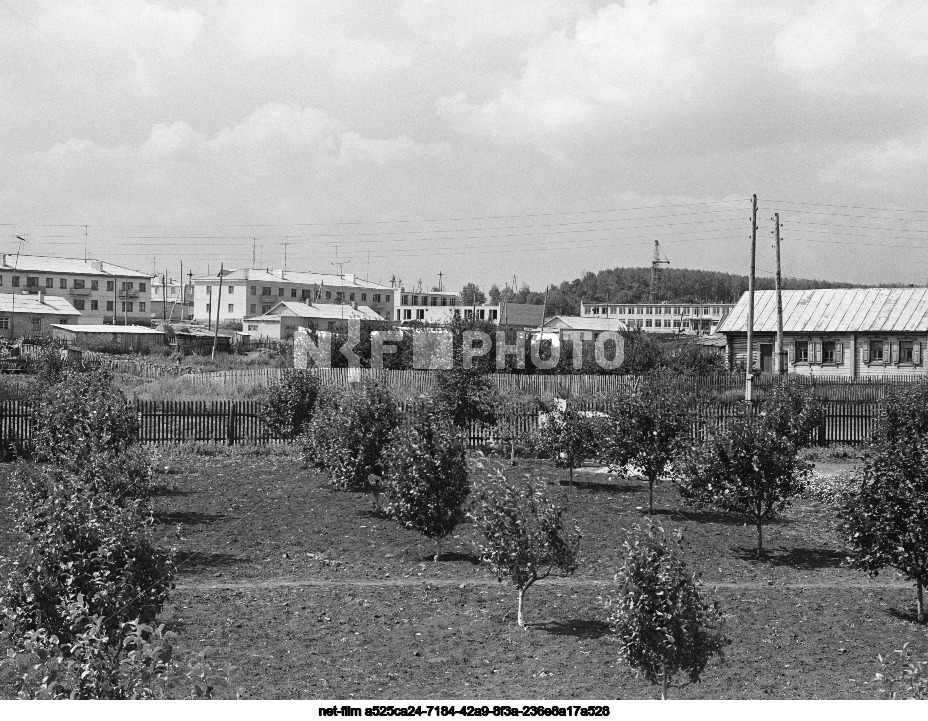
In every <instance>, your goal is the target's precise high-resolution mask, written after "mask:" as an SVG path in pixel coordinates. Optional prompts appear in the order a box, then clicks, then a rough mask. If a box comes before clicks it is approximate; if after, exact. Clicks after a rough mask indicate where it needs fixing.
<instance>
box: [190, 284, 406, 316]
mask: <svg viewBox="0 0 928 721" xmlns="http://www.w3.org/2000/svg"><path fill="white" fill-rule="evenodd" d="M218 288H219V286H218V285H217V286H216V289H217V291H216V292H217V293H218V292H219V291H218ZM272 290H273V288H271V287H270V286H262V287H261V295H262V296H273V293H272ZM298 290H299V293H298V292H297V291H298ZM222 292H223V293H226V294H228V295H235V286H234V285H226V286H223V287H222ZM249 292H250V294H251V295H258V286H256V285H252V286H249ZM206 294H207V295H212V294H213V286H211V285H208V286H206ZM312 295H313V291H311V290H309V289H308V288H303V289H298V288H291V289H290V297H291V298H297V297H298V298H299V299H300V300H306V299H307V298H311V297H312ZM367 295H368V294H367V293H348V302H349V303H353V302H355V301H356V300H358V298H357V296H360V300H361V302H362V303H366V302H367ZM277 297H278V298H285V297H286V288H278V289H277ZM323 298H325V300H332V291H331V290H327V291H324V292H323V291H322V290H316V292H315V298H313V300H322V299H323ZM383 298H385V300H381V299H383ZM335 299H336V300H344V299H345V294H344V293H343V292H342V291H336V292H335ZM371 302H372V303H381V302H386V303H389V302H390V294H389V293H387V294H386V295H384V294H383V293H371ZM252 307H254V306H252ZM252 312H254V311H252Z"/></svg>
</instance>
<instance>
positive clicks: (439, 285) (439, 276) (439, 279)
mask: <svg viewBox="0 0 928 721" xmlns="http://www.w3.org/2000/svg"><path fill="white" fill-rule="evenodd" d="M442 276H444V273H442V272H441V271H438V290H439V292H441V291H442V290H444V288H442V285H441V279H442Z"/></svg>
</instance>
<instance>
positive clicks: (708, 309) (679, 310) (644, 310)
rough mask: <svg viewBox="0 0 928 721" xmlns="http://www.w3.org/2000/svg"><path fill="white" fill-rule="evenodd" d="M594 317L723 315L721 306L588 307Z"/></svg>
mask: <svg viewBox="0 0 928 721" xmlns="http://www.w3.org/2000/svg"><path fill="white" fill-rule="evenodd" d="M585 310H587V311H588V312H589V313H590V314H592V315H610V314H612V315H699V311H700V310H702V314H703V315H716V316H721V315H722V308H721V306H709V305H707V306H698V305H697V306H685V305H684V306H681V305H674V306H670V305H654V306H652V305H630V306H622V305H620V306H612V305H610V306H605V305H600V306H593V307H587V308H586V309H585Z"/></svg>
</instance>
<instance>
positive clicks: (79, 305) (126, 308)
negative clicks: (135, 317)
mask: <svg viewBox="0 0 928 721" xmlns="http://www.w3.org/2000/svg"><path fill="white" fill-rule="evenodd" d="M87 302H88V301H86V300H84V299H82V298H75V299H74V308H75V310H87ZM119 305H120V308H119V312H120V313H134V312H135V311H134V310H133V309H134V308H135V303H133V302H132V301H131V300H130V301H122V302H121V303H120V304H119ZM147 307H148V304H147V303H146V302H145V301H144V300H140V301H139V313H144V312H145V310H146V309H147ZM106 309H107V310H108V311H109V312H110V313H112V312H113V301H111V300H108V301H106ZM90 310H100V301H98V300H91V301H90Z"/></svg>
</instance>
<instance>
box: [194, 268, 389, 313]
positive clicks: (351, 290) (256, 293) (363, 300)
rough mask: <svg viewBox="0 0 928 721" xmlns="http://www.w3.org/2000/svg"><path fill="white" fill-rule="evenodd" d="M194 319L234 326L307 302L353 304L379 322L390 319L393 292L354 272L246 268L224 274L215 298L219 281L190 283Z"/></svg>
mask: <svg viewBox="0 0 928 721" xmlns="http://www.w3.org/2000/svg"><path fill="white" fill-rule="evenodd" d="M193 286H194V289H193V315H194V318H195V319H196V320H197V321H198V322H201V323H206V322H216V314H217V313H216V311H217V309H216V306H215V305H213V303H214V299H215V302H217V303H218V304H219V306H220V307H219V309H218V310H219V322H220V323H224V322H237V321H241V320H242V319H244V318H251V317H256V316H260V315H264V314H265V313H267V312H268V311H269V310H270V309H271V308H273V307H274V306H275V305H276V304H277V303H280V302H282V301H287V302H294V301H296V302H298V303H299V302H304V301H307V300H308V301H310V302H311V303H316V304H344V305H349V306H350V305H351V304H352V303H357V304H359V305H365V306H368V307H370V308H371V309H372V310H373V311H374V312H375V313H377V314H378V315H380V316H382V317H383V318H393V317H394V314H393V308H394V305H395V303H396V299H395V295H396V290H395V289H394V288H391V287H390V286H388V285H380V284H379V283H374V282H372V281H369V280H364V279H363V278H359V277H357V276H356V275H355V274H353V273H345V274H344V275H335V274H331V273H307V272H302V271H287V272H286V273H285V272H284V271H282V270H265V269H254V268H244V269H239V270H229V271H226V272H225V273H224V275H223V279H222V298H221V299H220V297H219V278H218V276H201V277H199V278H194V279H193Z"/></svg>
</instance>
